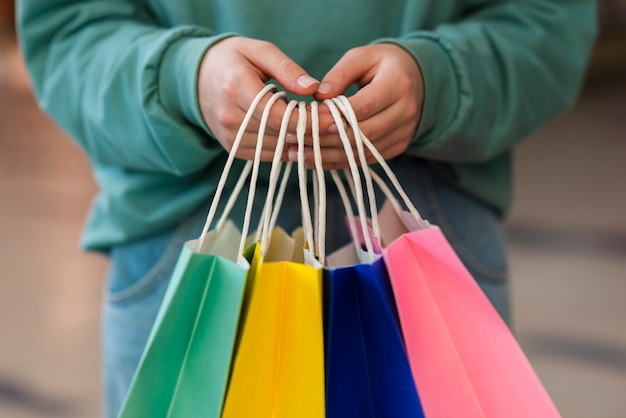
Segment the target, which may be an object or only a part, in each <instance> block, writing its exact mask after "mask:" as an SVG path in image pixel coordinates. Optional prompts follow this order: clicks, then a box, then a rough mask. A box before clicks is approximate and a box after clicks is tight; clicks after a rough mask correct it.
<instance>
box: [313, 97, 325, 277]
mask: <svg viewBox="0 0 626 418" xmlns="http://www.w3.org/2000/svg"><path fill="white" fill-rule="evenodd" d="M311 134H312V135H313V158H314V160H315V172H316V174H317V177H314V178H315V179H317V180H316V181H315V185H314V189H315V192H316V193H315V195H316V196H317V198H316V199H315V203H316V204H315V214H316V215H315V227H316V231H317V240H316V243H317V258H318V260H319V262H320V263H322V265H324V260H325V259H326V179H325V177H324V167H323V165H322V150H321V146H320V127H319V111H318V103H317V102H316V101H313V102H312V103H311Z"/></svg>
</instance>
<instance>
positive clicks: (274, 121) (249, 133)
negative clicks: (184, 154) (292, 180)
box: [198, 37, 319, 161]
mask: <svg viewBox="0 0 626 418" xmlns="http://www.w3.org/2000/svg"><path fill="white" fill-rule="evenodd" d="M269 79H274V80H276V81H277V82H278V83H280V84H281V85H282V87H284V88H285V89H286V90H287V91H288V92H291V93H294V94H297V95H301V96H306V95H311V94H313V93H315V91H316V90H317V86H318V85H319V82H318V81H317V80H315V79H313V78H312V77H310V76H309V75H308V74H307V73H306V71H304V70H303V69H302V68H301V67H300V66H299V65H298V64H296V63H295V62H294V61H292V60H291V59H289V57H287V56H286V55H285V54H284V53H283V52H282V51H280V50H279V49H278V48H277V47H276V46H275V45H274V44H272V43H269V42H264V41H258V40H255V39H250V38H244V37H232V38H227V39H224V40H222V41H220V42H218V43H217V44H215V45H213V46H212V47H211V48H209V50H208V51H207V53H206V54H205V55H204V57H203V59H202V62H201V64H200V73H199V77H198V100H199V103H200V110H201V112H202V116H203V117H204V120H205V121H206V124H207V125H208V127H209V129H211V132H213V134H214V135H215V136H216V138H217V140H218V141H219V142H220V144H221V145H222V146H223V147H224V149H226V150H227V151H230V150H231V149H232V145H233V142H234V140H235V137H236V135H237V131H238V130H239V127H240V125H241V122H242V121H243V118H244V116H245V114H246V112H247V111H248V108H249V106H250V104H251V103H252V101H253V100H254V97H255V96H256V95H257V93H258V92H259V91H260V90H261V89H262V88H263V87H265V82H266V81H268V80H269ZM270 97H271V94H270V93H268V94H267V95H266V97H264V98H263V100H262V101H261V102H260V103H259V105H258V106H257V108H256V110H255V112H254V116H253V118H252V120H251V121H250V124H249V125H248V127H247V129H246V132H245V134H244V136H243V139H242V141H241V144H240V147H239V150H238V151H237V154H236V156H237V157H238V158H241V159H246V160H252V159H253V158H254V152H255V149H256V143H257V134H258V129H259V123H260V119H261V115H262V114H263V109H264V108H265V104H266V103H267V101H268V100H269V98H270ZM286 107H287V105H286V103H285V102H284V101H282V100H278V101H277V102H276V103H275V104H274V106H273V107H272V110H271V113H270V116H269V119H268V123H267V128H266V130H265V140H264V147H263V150H262V152H261V160H262V161H271V160H272V158H273V156H274V149H275V144H276V139H277V137H278V132H279V130H280V125H281V122H282V118H283V114H284V113H285V109H286ZM297 114H298V112H297V109H296V111H295V112H293V113H292V116H291V119H290V122H289V131H288V132H291V133H293V132H295V130H296V124H297V118H298V117H297ZM272 139H273V140H272ZM283 159H285V160H286V159H287V148H286V147H285V151H284V155H283Z"/></svg>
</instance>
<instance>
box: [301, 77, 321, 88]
mask: <svg viewBox="0 0 626 418" xmlns="http://www.w3.org/2000/svg"><path fill="white" fill-rule="evenodd" d="M297 83H298V85H299V86H300V87H304V88H307V87H311V86H312V85H313V84H316V83H319V81H317V80H316V79H314V78H313V77H311V76H309V75H301V76H300V77H298V80H297Z"/></svg>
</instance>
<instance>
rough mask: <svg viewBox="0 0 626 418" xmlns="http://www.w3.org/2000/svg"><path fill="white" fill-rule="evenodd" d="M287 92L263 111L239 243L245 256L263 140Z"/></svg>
mask: <svg viewBox="0 0 626 418" xmlns="http://www.w3.org/2000/svg"><path fill="white" fill-rule="evenodd" d="M286 95H287V94H286V93H285V92H282V91H281V92H278V93H275V94H274V95H272V97H271V98H270V99H269V100H268V102H267V104H266V105H265V109H263V115H262V116H261V121H260V123H259V132H258V135H257V143H256V149H255V150H254V164H253V166H252V176H251V177H250V186H249V187H248V202H247V204H246V212H245V215H244V218H243V226H242V228H241V241H240V242H239V252H238V254H243V250H244V249H245V246H246V239H247V238H248V231H249V229H250V218H252V207H253V206H254V195H255V193H256V182H257V179H258V177H259V166H260V165H261V151H262V150H263V140H264V139H265V128H266V126H267V120H268V119H269V115H270V111H271V110H272V106H273V105H274V103H276V101H277V100H278V99H280V98H281V97H285V96H286Z"/></svg>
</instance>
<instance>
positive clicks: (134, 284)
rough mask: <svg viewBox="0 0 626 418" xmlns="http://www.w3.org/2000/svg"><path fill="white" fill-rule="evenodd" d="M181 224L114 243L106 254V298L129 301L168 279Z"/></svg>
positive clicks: (179, 243) (180, 237)
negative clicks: (107, 270) (127, 241)
mask: <svg viewBox="0 0 626 418" xmlns="http://www.w3.org/2000/svg"><path fill="white" fill-rule="evenodd" d="M181 229H183V228H182V225H180V226H178V227H172V228H168V229H167V230H165V231H162V232H160V233H157V234H154V235H152V236H150V237H147V238H144V239H141V240H137V241H133V242H130V243H126V244H123V245H118V246H116V247H114V248H113V249H112V251H111V254H110V267H109V272H108V277H107V285H106V294H105V298H106V301H107V302H109V303H120V304H122V303H130V302H132V301H135V300H138V299H142V298H144V297H146V296H147V295H150V294H151V293H152V292H154V290H155V289H157V288H158V287H159V286H160V285H161V284H162V283H163V282H165V281H166V280H168V279H169V277H170V276H171V274H172V271H173V269H174V266H175V264H176V260H177V259H178V256H179V254H180V251H181V248H182V245H183V243H184V242H185V240H186V237H185V236H184V235H185V234H183V233H182V231H181Z"/></svg>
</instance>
